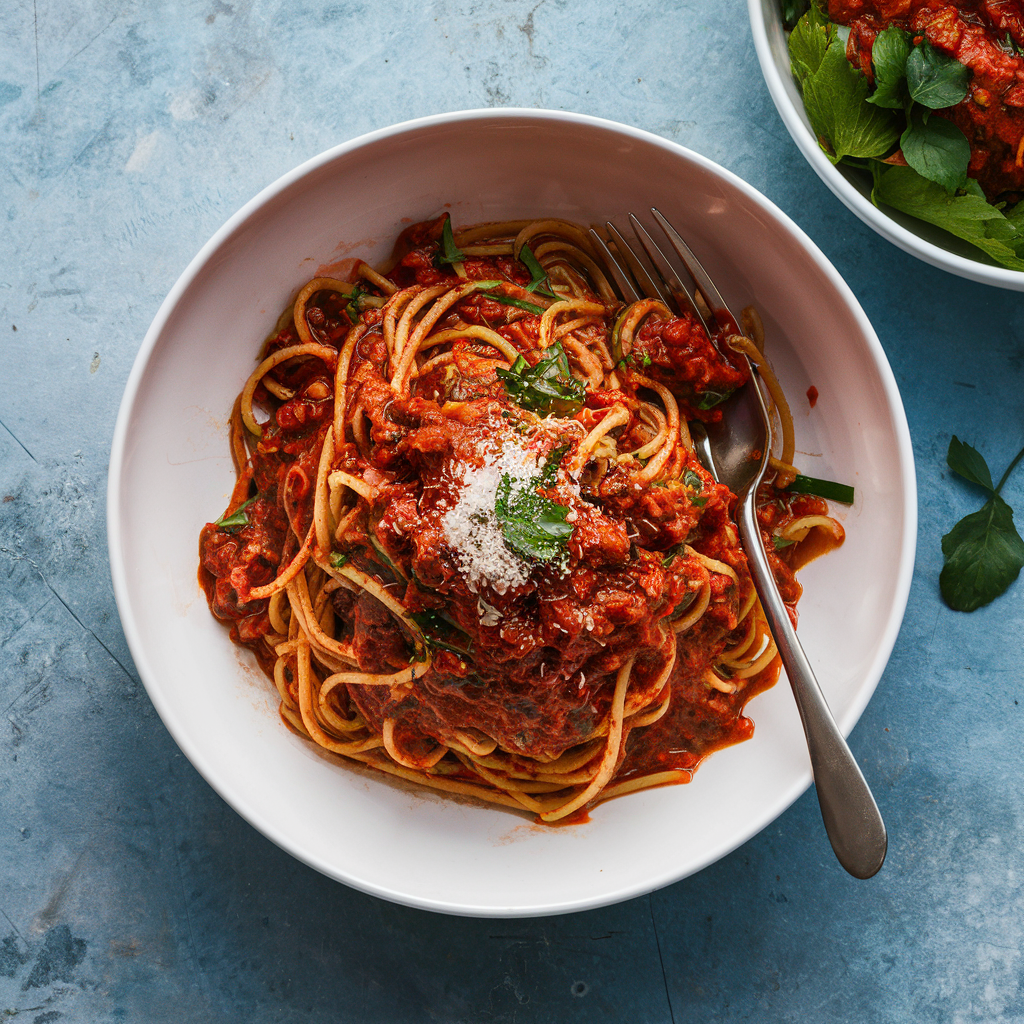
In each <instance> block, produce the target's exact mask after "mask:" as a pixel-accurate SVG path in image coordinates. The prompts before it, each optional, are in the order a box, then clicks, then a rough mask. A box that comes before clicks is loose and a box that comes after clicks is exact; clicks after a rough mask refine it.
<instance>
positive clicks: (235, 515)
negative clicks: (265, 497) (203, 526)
mask: <svg viewBox="0 0 1024 1024" xmlns="http://www.w3.org/2000/svg"><path fill="white" fill-rule="evenodd" d="M258 497H259V495H258V494H257V495H256V496H255V497H253V498H250V499H249V500H248V501H246V502H243V503H242V504H241V505H239V506H238V508H236V509H235V511H234V512H232V513H231V515H229V516H223V517H222V518H220V519H218V520H217V522H215V523H214V524H213V525H214V526H216V527H218V528H219V529H221V530H227V531H228V532H229V533H230V532H231V531H232V530H240V529H241V528H242V527H243V526H248V525H249V514H248V513H247V512H246V509H247V508H248V507H249V506H250V505H251V504H252V503H253V502H254V501H255V500H256V498H258Z"/></svg>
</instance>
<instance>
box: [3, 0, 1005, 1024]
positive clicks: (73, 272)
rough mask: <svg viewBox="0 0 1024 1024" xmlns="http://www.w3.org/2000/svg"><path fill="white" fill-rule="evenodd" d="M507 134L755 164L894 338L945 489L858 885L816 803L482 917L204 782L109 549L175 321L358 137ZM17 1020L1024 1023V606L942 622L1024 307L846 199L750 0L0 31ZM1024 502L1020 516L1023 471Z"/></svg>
mask: <svg viewBox="0 0 1024 1024" xmlns="http://www.w3.org/2000/svg"><path fill="white" fill-rule="evenodd" d="M483 106H543V107H552V108H562V109H568V110H576V111H580V112H583V113H588V114H594V115H598V116H602V117H607V118H612V119H614V120H619V121H623V122H626V123H629V124H633V125H636V126H638V127H641V128H645V129H648V130H650V131H653V132H656V133H658V134H660V135H663V136H665V137H667V138H670V139H673V140H675V141H677V142H680V143H682V144H683V145H686V146H689V147H691V148H692V149H695V150H697V151H698V152H700V153H703V154H704V155H706V156H708V157H710V158H712V159H714V160H716V161H718V162H720V163H722V164H724V165H725V166H726V167H728V168H730V169H732V170H733V171H735V172H737V173H738V174H740V175H741V176H742V177H744V178H746V179H747V180H748V181H749V182H751V184H753V185H754V186H755V187H757V188H759V189H760V190H762V191H763V192H764V193H766V194H767V195H768V196H769V197H770V198H771V199H773V200H774V201H775V202H776V203H777V204H778V205H779V206H780V207H782V209H783V210H785V211H786V212H787V213H789V214H790V215H791V216H792V217H793V218H794V219H795V220H796V221H797V222H798V223H799V224H800V225H801V226H802V227H803V228H804V229H805V230H806V231H807V232H808V233H809V234H810V235H811V237H812V238H814V240H815V241H816V242H817V243H818V244H819V245H820V246H821V247H822V248H823V249H824V251H825V252H826V254H827V255H828V256H829V257H830V258H831V259H832V260H833V262H834V263H835V265H836V266H837V267H838V269H839V271H840V272H841V273H842V274H843V276H844V277H845V278H846V280H847V281H848V282H849V283H850V285H851V286H852V288H853V290H854V292H855V293H856V294H857V296H858V297H859V299H860V300H861V302H862V303H863V305H864V307H865V309H866V311H867V313H868V316H869V317H870V318H871V320H872V322H873V323H874V325H875V327H876V329H877V331H878V333H879V335H880V337H881V340H882V343H883V345H884V347H885V350H886V352H887V354H888V356H889V359H890V361H891V362H892V365H893V368H894V371H895V374H896V378H897V380H898V382H899V385H900V387H901V389H902V392H903V396H904V400H905V403H906V407H907V413H908V416H909V420H910V427H911V431H912V434H913V438H914V446H915V454H916V458H917V460H918V474H919V485H920V495H921V509H920V512H921V516H920V543H919V555H918V563H917V570H916V575H915V578H914V585H913V590H912V593H911V599H910V606H909V609H908V612H907V617H906V621H905V623H904V626H903V630H902V632H901V635H900V638H899V641H898V643H897V646H896V650H895V653H894V655H893V658H892V661H891V663H890V665H889V668H888V670H887V671H886V673H885V676H884V678H883V679H882V682H881V684H880V686H879V688H878V691H877V693H876V695H875V697H874V699H873V700H872V702H871V704H870V705H869V707H868V709H867V711H866V713H865V714H864V716H863V718H862V720H861V722H860V723H859V725H858V726H857V728H856V729H855V731H854V733H853V736H852V739H851V743H852V746H853V748H854V751H855V753H856V754H857V756H858V758H859V759H860V762H861V764H862V765H863V768H864V771H865V774H866V775H867V777H868V780H869V782H870V783H871V784H872V786H873V788H874V790H875V792H876V795H877V797H878V800H879V804H880V806H881V808H882V810H883V813H884V815H885V817H886V819H887V822H888V825H889V830H890V837H891V838H890V852H889V858H888V861H887V863H886V865H885V867H884V869H883V871H882V873H881V874H880V875H879V876H877V877H876V878H875V879H874V880H872V881H870V882H856V881H854V880H852V879H850V878H848V877H846V876H845V875H844V874H843V873H842V871H841V870H840V869H839V867H838V865H837V864H836V863H835V861H834V859H833V856H832V854H831V851H830V850H829V848H828V845H827V841H826V840H825V837H824V835H823V832H822V828H821V823H820V818H819V813H818V809H817V805H816V801H815V798H814V794H813V792H810V793H808V794H805V795H804V797H803V798H801V799H800V800H799V801H798V802H797V803H796V804H795V805H794V806H793V807H792V808H791V809H790V810H789V811H788V812H787V813H786V814H784V815H783V816H782V817H781V818H780V819H779V820H778V821H777V822H775V823H774V824H773V825H772V826H770V827H769V828H768V829H766V830H765V831H764V832H763V833H761V834H760V835H759V836H757V837H756V838H754V839H753V840H751V841H750V842H749V843H747V844H746V845H745V846H744V847H742V848H741V849H739V850H738V851H736V852H735V853H734V854H732V855H731V856H729V857H727V858H725V859H724V860H723V861H721V862H719V863H718V864H716V865H714V866H712V867H710V868H708V869H707V870H705V871H703V872H702V873H700V874H699V875H697V876H695V877H692V878H690V879H687V880H685V881H683V882H680V883H678V884H676V885H673V886H671V887H669V888H667V889H664V890H662V891H660V892H657V893H655V894H653V895H652V896H650V897H645V898H642V899H637V900H634V901H632V902H630V903H626V904H623V905H621V906H617V907H613V908H609V909H606V910H601V911H592V912H589V913H585V914H578V915H572V916H567V917H560V918H549V919H542V920H533V921H531V920H524V921H511V922H510V921H502V922H491V921H473V920H465V919H456V918H447V917H442V916H438V915H430V914H426V913H421V912H417V911H413V910H408V909H404V908H401V907H397V906H393V905H390V904H387V903H383V902H380V901H378V900H375V899H372V898H370V897H367V896H364V895H361V894H359V893H356V892H353V891H351V890H349V889H347V888H345V887H343V886H341V885H338V884H336V883H334V882H330V881H328V880H327V879H325V878H322V877H321V876H319V875H317V874H316V873H314V872H313V871H311V870H310V869H308V868H306V867H304V866H302V865H300V864H298V863H297V862H295V861H293V860H292V859H291V858H290V857H288V856H287V855H286V854H284V853H282V852H281V851H280V850H278V849H277V848H276V847H274V846H273V845H272V844H271V843H269V842H268V841H266V840H265V839H263V838H262V837H261V836H260V835H259V834H257V833H256V832H255V831H254V830H253V829H252V828H251V827H250V826H249V825H248V824H246V823H245V822H244V821H242V820H241V819H240V818H239V817H238V816H237V815H236V814H235V813H234V812H233V811H232V810H230V809H229V808H228V807H227V806H225V805H224V804H223V802H222V801H221V800H220V799H219V798H218V797H217V796H216V795H215V794H214V793H213V791H212V790H211V789H210V788H209V787H208V786H207V784H206V783H205V782H204V781H203V780H202V779H201V778H200V777H199V776H198V775H197V773H196V772H195V771H194V770H193V769H192V768H191V766H190V765H189V764H188V762H187V761H186V760H185V759H184V757H183V756H182V755H181V754H180V753H179V752H178V750H177V748H176V747H175V745H174V743H173V742H172V741H171V739H170V738H169V736H168V735H167V733H166V731H165V730H164V728H163V726H162V725H161V723H160V721H159V719H158V718H157V716H156V714H155V713H154V711H153V708H152V706H151V705H150V703H149V700H148V698H147V696H146V694H145V691H144V690H143V688H142V686H141V684H140V683H139V680H138V677H137V675H136V673H135V670H134V668H133V665H132V661H131V658H130V655H129V653H128V650H127V647H126V645H125V642H124V637H123V635H122V633H121V629H120V625H119V621H118V617H117V612H116V609H115V605H114V599H113V593H112V589H111V586H110V582H109V574H108V569H107V563H106V545H105V539H104V485H105V478H106V464H107V458H108V452H109V446H110V440H111V434H112V430H113V424H114V417H115V413H116V409H117V404H118V401H119V399H120V396H121V392H122V389H123V387H124V383H125V380H126V377H127V375H128V372H129V369H130V367H131V363H132V360H133V359H134V356H135V353H136V351H137V349H138V347H139V344H140V342H141V339H142V337H143V335H144V333H145V330H146V328H147V326H148V324H149V322H150V320H151V319H152V317H153V315H154V313H155V312H156V309H157V307H158V306H159V303H160V301H161V300H162V298H163V296H164V295H165V294H166V292H167V291H168V289H169V288H170V286H171V285H172V284H173V282H174V280H175V279H176V278H177V276H178V274H179V273H180V272H181V270H182V269H183V268H184V267H185V265H186V264H187V262H188V261H189V259H190V258H191V257H192V256H193V255H194V253H195V252H196V251H197V250H198V248H199V247H200V245H201V244H202V243H203V242H205V240H206V239H207V238H208V237H209V236H210V235H211V234H212V232H213V231H214V230H215V229H216V228H217V227H218V226H219V225H220V224H221V223H222V222H223V221H224V220H225V219H226V218H227V217H228V216H229V215H230V214H231V213H233V212H234V211H235V210H236V209H237V208H238V207H239V206H240V205H241V204H242V203H243V202H245V201H246V200H247V199H249V198H250V197H251V196H252V195H254V194H255V193H256V192H257V191H259V189H261V188H262V187H263V186H264V185H266V184H268V183H269V182H271V181H272V180H274V179H275V178H276V177H278V176H279V175H280V174H281V173H283V172H284V171H286V170H288V169H290V168H291V167H293V166H294V165H296V164H298V163H300V162H301V161H302V160H304V159H306V158H307V157H310V156H312V155H314V154H316V153H318V152H320V151H321V150H324V149H326V148H328V147H329V146H331V145H334V144H335V143H338V142H341V141H344V140H346V139H349V138H352V137H354V136H356V135H358V134H361V133H362V132H365V131H367V130H370V129H374V128H378V127H382V126H385V125H388V124H391V123H393V122H396V121H401V120H405V119H408V118H411V117H416V116H420V115H424V114H430V113H437V112H440V111H445V110H456V109H465V108H471V107H483ZM0 213H2V214H4V215H5V216H4V217H3V227H2V228H0V238H2V244H0V258H2V265H0V310H2V313H0V338H2V355H3V363H2V365H3V375H4V376H3V386H2V388H0V410H2V411H0V490H2V493H3V504H2V505H0V572H2V574H3V583H2V585H0V708H2V710H3V716H2V719H0V762H2V765H3V768H2V771H0V1016H3V1017H4V1019H8V1018H16V1019H18V1020H19V1021H20V1020H22V1019H24V1020H25V1021H26V1022H28V1021H31V1022H33V1024H47V1022H51V1021H58V1020H60V1021H62V1022H67V1024H71V1022H88V1024H105V1022H108V1021H141V1022H149V1021H154V1022H162V1021H168V1022H169V1021H175V1022H177V1021H191V1020H197V1021H198V1020H201V1021H204V1022H206V1021H208V1022H221V1021H224V1022H231V1021H246V1022H247V1024H262V1022H269V1021H275V1022H278V1021H300V1020H301V1021H304V1022H327V1021H332V1022H334V1021H378V1020H387V1021H396V1022H404V1021H421V1020H440V1021H471V1020H481V1021H509V1022H511V1021H556V1020H557V1021H568V1020H588V1021H595V1020H608V1021H620V1020H630V1021H669V1020H674V1021H676V1022H684V1021H700V1022H702V1024H706V1022H718V1021H744V1020H751V1021H782V1022H798V1021H799V1022H805V1021H817V1022H832V1021H858V1022H866V1021H871V1022H876V1024H888V1022H893V1024H896V1022H899V1024H904V1022H907V1021H927V1022H931V1021H949V1022H957V1024H962V1022H973V1021H979V1022H988V1021H997V1020H998V1021H1024V991H1022V987H1021V977H1022V970H1024V960H1022V939H1024V897H1022V894H1021V887H1020V879H1021V878H1022V877H1024V842H1022V839H1024V825H1022V816H1024V796H1022V786H1021V780H1022V769H1024V755H1022V745H1021V743H1020V738H1019V737H1020V720H1021V714H1022V711H1024V709H1022V708H1021V707H1020V706H1019V705H1018V701H1019V700H1020V699H1021V695H1022V693H1024V687H1022V685H1021V682H1022V680H1021V670H1020V664H1021V653H1022V647H1024V644H1022V640H1024V613H1022V599H1024V589H1022V587H1024V584H1020V583H1018V585H1017V586H1016V587H1015V588H1014V589H1013V590H1012V591H1011V592H1010V593H1009V594H1008V595H1007V596H1006V597H1004V598H1003V599H1001V600H1000V601H998V602H997V603H996V604H994V605H992V606H990V607H989V608H986V609H983V610H981V611H978V612H976V613H974V614H972V615H970V616H965V615H960V614H956V613H953V612H951V611H949V610H948V609H947V608H946V607H945V606H944V605H943V604H942V603H941V601H940V600H939V597H938V592H937V578H938V572H939V569H940V568H941V552H940V549H939V539H940V537H941V535H942V534H943V533H944V532H946V531H947V530H948V529H949V527H950V526H951V524H952V523H953V522H954V521H955V520H956V519H957V518H959V517H960V516H961V515H963V514H964V513H966V512H967V511H970V510H971V509H972V508H974V507H977V505H978V503H979V501H978V497H977V495H975V494H972V493H970V492H969V490H968V488H967V487H966V486H961V485H960V484H959V483H958V482H956V481H952V480H950V478H949V473H948V471H947V470H946V469H945V464H944V454H945V449H946V446H947V444H948V441H949V436H950V434H952V433H956V434H957V435H958V436H960V437H961V438H963V439H965V440H967V441H970V442H972V443H974V444H975V445H976V446H978V447H979V448H980V449H981V450H982V452H983V453H984V454H985V455H986V456H987V457H988V458H989V460H990V463H991V465H992V467H993V472H994V473H996V474H999V473H1001V472H1002V469H1003V468H1004V467H1005V465H1006V464H1007V463H1008V462H1009V460H1010V459H1011V457H1012V456H1013V454H1014V453H1015V452H1016V450H1017V448H1018V447H1019V446H1020V444H1021V441H1022V437H1021V435H1022V423H1024V388H1022V386H1021V384H1022V367H1024V300H1022V297H1021V295H1020V294H1013V293H1009V292H1000V291H996V290H994V289H989V288H986V287H984V286H981V285H975V284H970V283H968V282H965V281H961V280H959V279H956V278H953V277H950V276H948V275H946V274H944V273H942V272H941V271H938V270H934V269H932V268H930V267H927V266H925V265H924V264H922V263H919V262H917V261H915V260H914V259H912V258H911V257H909V256H906V255H904V254H903V253H901V252H900V251H898V250H896V249H895V248H893V247H892V246H890V245H889V244H887V243H885V242H883V241H882V240H880V239H879V238H878V237H876V236H875V235H874V234H872V233H871V232H870V231H869V230H868V229H867V228H866V227H864V226H863V225H862V224H861V223H860V222H859V221H858V220H856V219H855V218H854V217H853V215H852V214H850V213H848V212H847V211H846V209H845V208H844V207H842V206H841V205H840V204H839V202H838V201H837V200H835V199H834V198H833V196H832V195H831V193H829V192H828V191H827V190H826V189H825V187H824V186H823V185H822V184H821V183H820V182H819V181H818V179H817V178H816V177H815V176H814V174H813V172H812V171H811V170H810V169H809V168H808V167H807V165H806V164H805V163H804V161H803V159H802V158H801V157H800V155H799V153H798V151H797V149H796V147H795V146H794V145H793V144H792V142H791V141H790V139H789V137H788V135H787V134H786V132H785V130H784V129H783V127H782V124H781V121H780V120H779V118H778V116H777V114H776V112H775V109H774V107H773V106H772V103H771V100H770V98H769V95H768V92H767V90H766V88H765V87H764V85H763V83H762V81H761V76H760V72H759V69H758V66H757V61H756V58H755V55H754V51H753V45H752V43H751V40H750V34H749V30H748V27H747V22H746V13H745V5H744V4H743V3H742V0H720V2H719V0H716V2H710V0H704V2H700V0H690V2H686V0H676V2H675V3H659V4H653V3H651V4H637V5H632V6H631V5H625V4H615V3H612V2H610V0H594V2H592V3H590V4H587V5H586V6H584V5H582V4H575V3H571V2H568V0H539V2H538V0H526V2H523V0H473V2H459V0H433V2H421V3H413V2H411V0H403V2H396V3H391V4H370V3H359V2H331V0H319V2H317V0H290V2H284V0H277V2H274V0H237V2H234V3H225V2H222V0H202V2H199V0H196V2H187V0H181V2H171V0H147V2H145V3H142V2H138V0H134V2H133V0H93V2H91V3H84V4H83V3H79V4H75V3H71V2H70V0H7V2H6V3H4V4H3V5H2V6H0ZM1004 493H1005V496H1006V497H1007V499H1008V500H1010V501H1011V503H1014V502H1016V503H1017V505H1018V506H1019V507H1020V508H1022V509H1024V471H1021V472H1019V473H1018V474H1017V476H1016V477H1015V478H1014V479H1012V480H1011V482H1010V483H1009V484H1008V486H1007V488H1006V491H1005V492H1004Z"/></svg>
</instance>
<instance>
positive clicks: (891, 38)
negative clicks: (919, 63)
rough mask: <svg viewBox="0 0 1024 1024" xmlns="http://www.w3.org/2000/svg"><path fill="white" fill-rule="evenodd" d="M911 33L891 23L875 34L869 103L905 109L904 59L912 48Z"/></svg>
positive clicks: (906, 95) (893, 108) (906, 90)
mask: <svg viewBox="0 0 1024 1024" xmlns="http://www.w3.org/2000/svg"><path fill="white" fill-rule="evenodd" d="M911 48H912V47H911V40H910V33H909V32H906V31H904V30H903V29H901V28H898V27H897V26H896V25H890V26H889V27H888V28H884V29H882V31H881V32H879V33H878V35H877V36H875V41H874V44H873V45H872V47H871V63H872V64H873V65H874V71H875V91H874V92H873V93H872V94H871V95H870V96H869V97H868V103H874V104H875V106H876V107H888V108H889V109H891V110H903V109H905V107H906V105H907V102H908V100H909V99H910V93H909V91H908V89H907V58H908V57H909V56H910V51H911Z"/></svg>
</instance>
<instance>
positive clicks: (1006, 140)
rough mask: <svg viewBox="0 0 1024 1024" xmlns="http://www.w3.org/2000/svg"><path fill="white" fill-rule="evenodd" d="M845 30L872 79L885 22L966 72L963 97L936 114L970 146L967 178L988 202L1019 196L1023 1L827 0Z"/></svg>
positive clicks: (1023, 174)
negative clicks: (951, 59)
mask: <svg viewBox="0 0 1024 1024" xmlns="http://www.w3.org/2000/svg"><path fill="white" fill-rule="evenodd" d="M828 11H829V17H830V18H831V19H832V21H834V22H836V23H837V24H840V25H849V26H850V37H849V40H848V42H847V51H846V52H847V57H848V58H849V60H850V62H851V63H852V64H854V65H856V66H857V67H859V68H860V69H861V70H862V71H863V72H864V74H865V75H867V76H868V78H872V75H873V72H872V66H871V47H872V45H873V44H874V41H875V36H876V35H877V34H878V33H879V32H880V31H881V30H882V29H883V28H885V27H886V26H888V25H897V26H899V27H900V28H903V29H906V30H908V31H909V32H912V33H914V35H915V37H917V38H922V37H924V38H927V39H928V41H929V42H930V43H931V44H932V45H933V46H934V47H936V48H937V49H939V50H941V51H943V52H944V53H947V54H950V55H951V56H953V57H955V58H956V59H957V60H958V61H960V63H961V64H963V65H964V66H965V67H968V68H970V70H971V72H972V74H973V77H972V79H971V83H970V87H969V91H968V94H967V96H966V98H965V99H964V100H962V101H961V102H960V103H958V104H957V105H956V106H954V107H951V108H949V109H947V110H942V111H936V113H937V114H939V115H940V116H942V117H946V118H948V119H949V120H951V121H952V122H953V123H954V124H956V126H957V127H958V128H959V129H960V130H961V131H962V132H963V133H964V135H965V136H966V137H967V141H968V142H969V143H970V144H971V161H970V165H969V166H968V170H967V173H968V175H969V176H970V177H972V178H974V179H976V180H977V181H978V183H979V184H980V185H981V187H982V189H983V190H984V192H985V195H986V196H987V197H988V199H989V200H990V201H993V202H994V201H996V200H1005V201H1008V202H1016V201H1017V200H1019V199H1021V198H1024V55H1022V54H1021V52H1020V50H1021V49H1024V2H1022V0H962V2H960V3H957V4H949V3H943V2H941V0H829V5H828Z"/></svg>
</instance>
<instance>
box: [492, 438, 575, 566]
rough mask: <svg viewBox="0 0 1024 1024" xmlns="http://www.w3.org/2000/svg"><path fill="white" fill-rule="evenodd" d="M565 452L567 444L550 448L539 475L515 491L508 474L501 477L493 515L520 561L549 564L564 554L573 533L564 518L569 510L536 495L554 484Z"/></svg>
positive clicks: (542, 496)
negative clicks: (541, 489) (535, 560)
mask: <svg viewBox="0 0 1024 1024" xmlns="http://www.w3.org/2000/svg"><path fill="white" fill-rule="evenodd" d="M568 449H569V446H568V445H560V446H559V447H558V448H556V449H554V451H552V453H551V454H550V455H549V456H548V460H547V462H546V463H545V464H544V469H543V470H542V471H541V473H540V475H539V476H537V477H536V478H535V479H533V480H530V481H528V482H527V483H526V484H524V485H522V486H520V487H516V488H515V489H513V487H512V478H511V477H510V476H509V474H508V473H504V474H502V477H501V482H500V483H499V484H498V492H497V496H496V498H495V501H494V515H495V517H496V518H497V520H498V522H499V523H500V524H501V528H502V533H503V535H504V537H505V543H506V544H507V545H508V546H509V547H510V548H511V549H512V550H513V551H514V552H515V553H516V554H517V555H520V556H522V557H523V558H535V559H538V560H539V561H541V562H552V561H555V560H556V559H558V558H560V557H562V556H563V555H564V554H565V547H566V544H567V543H568V541H569V537H570V536H571V535H572V531H573V527H572V524H571V523H567V522H566V518H565V517H566V516H567V515H568V514H569V508H568V507H567V506H566V505H559V504H558V503H557V502H555V501H552V500H551V499H550V498H547V497H545V496H544V495H543V494H540V493H539V492H538V488H541V487H551V486H552V485H553V484H554V482H555V478H556V476H557V473H558V467H559V465H560V463H561V461H562V458H563V457H564V455H565V453H566V452H567V451H568Z"/></svg>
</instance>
